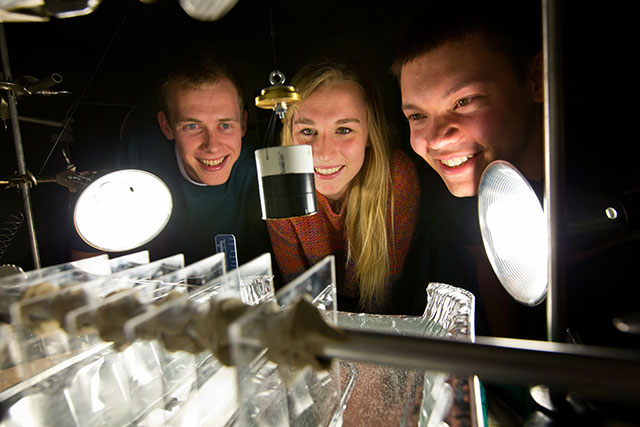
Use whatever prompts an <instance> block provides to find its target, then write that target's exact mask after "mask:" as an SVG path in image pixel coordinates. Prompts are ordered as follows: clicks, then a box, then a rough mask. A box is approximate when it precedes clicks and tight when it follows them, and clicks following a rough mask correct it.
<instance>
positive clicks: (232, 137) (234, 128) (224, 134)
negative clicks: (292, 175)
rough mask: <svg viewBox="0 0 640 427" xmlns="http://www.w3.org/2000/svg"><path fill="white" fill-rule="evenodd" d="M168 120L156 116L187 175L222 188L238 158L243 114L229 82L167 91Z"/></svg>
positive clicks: (173, 87)
mask: <svg viewBox="0 0 640 427" xmlns="http://www.w3.org/2000/svg"><path fill="white" fill-rule="evenodd" d="M169 116H170V117H166V116H165V114H164V113H162V112H159V113H158V122H159V123H160V128H161V129H162V132H163V133H164V135H165V136H166V137H167V139H170V140H174V139H175V141H176V147H177V148H178V152H179V153H180V158H181V159H182V164H183V165H184V168H185V171H186V172H187V175H189V177H190V178H191V179H193V180H194V181H196V182H200V183H203V184H207V185H221V184H224V183H225V182H226V181H227V179H229V175H230V174H231V168H232V167H233V165H234V163H235V162H236V160H237V159H238V157H239V156H240V151H241V150H242V137H243V136H244V134H245V131H246V122H247V118H246V114H245V113H243V112H242V111H240V106H239V103H238V92H237V90H236V88H235V87H234V86H233V84H232V83H231V82H230V81H229V80H228V79H222V80H219V81H217V82H216V83H214V84H213V85H210V86H207V87H205V88H202V89H193V88H187V87H184V86H182V85H178V84H174V85H172V86H171V89H170V91H169Z"/></svg>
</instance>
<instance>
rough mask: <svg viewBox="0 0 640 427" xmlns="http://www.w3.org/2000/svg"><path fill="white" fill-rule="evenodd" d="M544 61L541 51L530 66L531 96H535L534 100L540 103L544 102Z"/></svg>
mask: <svg viewBox="0 0 640 427" xmlns="http://www.w3.org/2000/svg"><path fill="white" fill-rule="evenodd" d="M543 61H544V59H543V57H542V51H540V52H538V53H537V54H536V56H534V57H533V59H532V60H531V64H530V66H529V80H530V81H531V94H532V96H533V100H534V101H535V102H540V103H542V102H543V101H544V77H543V69H542V68H543Z"/></svg>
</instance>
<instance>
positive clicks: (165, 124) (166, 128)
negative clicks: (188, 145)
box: [158, 111, 176, 141]
mask: <svg viewBox="0 0 640 427" xmlns="http://www.w3.org/2000/svg"><path fill="white" fill-rule="evenodd" d="M158 124H159V125H160V130H161V131H162V133H163V134H164V136H165V137H166V138H167V139H168V140H170V141H171V140H174V139H176V137H175V135H174V134H173V130H172V129H171V126H170V125H169V120H168V119H167V116H166V115H165V114H164V113H163V112H162V111H158Z"/></svg>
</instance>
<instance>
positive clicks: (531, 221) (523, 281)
mask: <svg viewBox="0 0 640 427" xmlns="http://www.w3.org/2000/svg"><path fill="white" fill-rule="evenodd" d="M478 218H479V221H480V232H481V233H482V240H483V243H484V248H485V251H486V253H487V256H488V258H489V261H490V262H491V266H492V267H493V271H494V272H495V273H496V276H498V279H499V280H500V283H501V284H502V286H503V287H504V288H505V290H506V291H507V292H508V293H509V294H510V295H511V296H512V297H513V298H514V299H515V300H516V301H518V302H520V303H522V304H525V305H528V306H534V305H537V304H539V303H540V302H542V300H543V299H544V298H545V296H546V295H547V277H548V272H547V266H548V261H549V259H548V258H549V256H548V254H549V250H548V242H547V239H548V235H549V234H548V231H547V221H546V218H545V215H544V211H543V209H542V205H541V204H540V201H539V200H538V196H537V195H536V193H535V192H534V191H533V189H532V188H531V185H529V182H528V181H527V180H526V178H525V177H524V176H523V175H522V174H521V173H520V172H519V171H518V170H517V169H516V168H515V167H514V166H513V165H511V164H510V163H508V162H505V161H502V160H497V161H494V162H493V163H491V164H490V165H489V166H487V168H486V169H485V171H484V172H483V174H482V178H481V179H480V186H479V188H478Z"/></svg>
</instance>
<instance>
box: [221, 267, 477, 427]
mask: <svg viewBox="0 0 640 427" xmlns="http://www.w3.org/2000/svg"><path fill="white" fill-rule="evenodd" d="M333 263H334V259H333V257H332V256H330V257H327V258H326V259H325V260H323V261H322V262H320V263H318V264H316V265H314V266H313V267H312V268H311V269H309V270H308V271H307V272H305V273H304V274H303V275H301V276H300V277H298V278H297V279H296V280H294V281H293V282H291V283H290V284H288V285H287V286H285V287H284V288H282V289H281V290H279V291H278V292H277V293H276V299H277V302H278V304H279V305H280V306H281V307H287V306H289V305H290V304H291V303H293V302H294V301H295V300H296V298H297V297H299V296H300V295H302V294H305V293H306V294H308V295H309V296H310V297H311V299H312V300H313V301H314V303H315V304H316V305H317V306H318V308H319V309H320V311H321V312H322V313H323V314H324V315H325V318H326V320H327V321H328V322H330V323H332V324H334V325H337V326H339V327H340V328H343V329H347V330H360V331H375V332H384V333H387V334H395V335H412V336H429V337H449V338H451V337H453V338H456V339H464V340H472V339H473V336H474V330H473V321H474V320H473V311H474V298H473V295H472V294H470V293H468V292H466V291H464V290H462V289H459V288H455V287H452V286H449V285H445V284H436V283H434V284H430V285H429V287H428V291H427V292H428V294H429V295H428V296H429V303H428V305H427V307H426V309H425V313H424V315H423V316H420V317H413V316H378V315H368V314H354V313H344V312H338V311H337V310H336V287H335V269H334V265H333ZM262 315H263V313H260V312H258V311H254V312H251V313H248V314H246V315H245V316H243V317H242V318H241V319H239V320H238V321H236V322H235V323H234V324H232V325H231V327H230V336H231V338H232V340H233V349H234V358H235V362H236V365H237V369H238V389H239V399H240V414H239V422H240V425H243V426H245V425H250V426H307V425H317V426H340V425H345V426H346V425H401V426H404V425H406V426H415V425H420V426H439V425H442V424H441V423H442V422H445V421H452V420H451V419H448V417H450V416H452V414H453V413H454V412H455V415H454V416H455V417H457V418H458V419H466V420H467V421H468V423H469V425H477V420H478V418H477V414H475V411H476V404H475V402H476V399H475V397H474V395H473V391H472V392H469V391H468V388H467V386H468V385H469V383H470V382H471V383H473V379H469V378H455V377H452V376H450V375H449V374H447V373H440V372H425V371H415V370H409V369H399V368H390V367H387V366H382V365H376V364H370V363H366V362H362V363H360V362H348V361H344V360H339V359H336V360H334V362H333V364H332V366H331V368H330V369H329V370H328V371H324V372H323V371H320V372H316V371H314V370H312V369H310V368H307V369H306V370H305V371H303V372H302V373H298V374H297V375H296V373H292V372H288V370H287V368H286V367H277V366H276V365H275V364H274V363H273V362H271V361H269V360H268V359H267V357H266V356H265V353H266V348H264V347H263V346H261V344H260V339H259V334H260V332H259V329H260V328H259V325H257V324H256V322H260V319H261V316H262ZM292 378H293V380H292Z"/></svg>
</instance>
